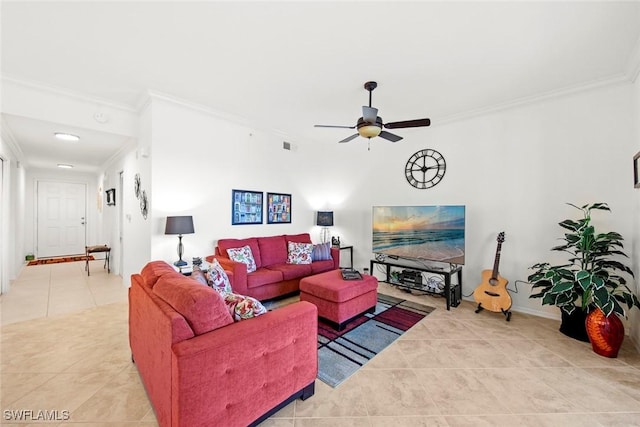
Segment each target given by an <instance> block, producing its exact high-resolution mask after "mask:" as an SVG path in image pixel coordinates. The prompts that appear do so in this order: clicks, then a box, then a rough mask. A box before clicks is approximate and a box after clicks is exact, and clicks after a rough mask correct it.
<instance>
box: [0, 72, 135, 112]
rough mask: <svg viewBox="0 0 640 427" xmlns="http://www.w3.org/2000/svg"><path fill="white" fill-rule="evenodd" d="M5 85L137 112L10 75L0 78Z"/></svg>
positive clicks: (131, 108)
mask: <svg viewBox="0 0 640 427" xmlns="http://www.w3.org/2000/svg"><path fill="white" fill-rule="evenodd" d="M7 83H9V84H14V85H17V86H23V87H26V88H30V89H35V90H38V91H42V92H47V93H52V94H55V95H58V96H64V97H68V98H72V99H76V100H78V101H83V102H87V103H92V104H99V105H101V106H106V107H110V108H113V109H116V110H122V111H124V112H126V113H137V110H136V109H135V108H134V107H132V106H130V105H127V104H122V103H118V102H114V101H111V100H108V99H104V98H98V97H90V96H87V95H86V94H83V93H80V92H76V91H73V90H70V89H66V88H62V87H59V86H54V85H49V84H44V83H41V82H36V81H32V80H26V79H21V78H17V77H12V76H10V75H6V74H4V75H3V76H2V84H7Z"/></svg>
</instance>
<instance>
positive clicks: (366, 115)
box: [362, 105, 378, 123]
mask: <svg viewBox="0 0 640 427" xmlns="http://www.w3.org/2000/svg"><path fill="white" fill-rule="evenodd" d="M377 118H378V109H377V108H373V107H367V106H366V105H363V106H362V119H363V120H364V121H365V122H367V123H375V122H376V119H377Z"/></svg>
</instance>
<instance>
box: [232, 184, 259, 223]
mask: <svg viewBox="0 0 640 427" xmlns="http://www.w3.org/2000/svg"><path fill="white" fill-rule="evenodd" d="M262 196H263V193H262V191H247V190H231V225H241V224H262Z"/></svg>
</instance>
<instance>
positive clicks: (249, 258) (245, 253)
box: [227, 245, 257, 273]
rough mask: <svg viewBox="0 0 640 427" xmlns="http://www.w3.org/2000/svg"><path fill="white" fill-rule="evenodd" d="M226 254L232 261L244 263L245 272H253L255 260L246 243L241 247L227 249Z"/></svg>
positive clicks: (255, 267)
mask: <svg viewBox="0 0 640 427" xmlns="http://www.w3.org/2000/svg"><path fill="white" fill-rule="evenodd" d="M227 254H228V255H229V259H231V260H232V261H235V262H241V263H243V264H246V265H247V273H253V272H254V271H256V269H257V266H256V260H255V258H254V256H253V252H252V251H251V247H249V246H248V245H246V246H243V247H241V248H229V249H227Z"/></svg>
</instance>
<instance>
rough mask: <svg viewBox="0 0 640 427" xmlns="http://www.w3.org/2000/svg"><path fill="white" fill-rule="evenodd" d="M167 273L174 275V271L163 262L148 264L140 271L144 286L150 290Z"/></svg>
mask: <svg viewBox="0 0 640 427" xmlns="http://www.w3.org/2000/svg"><path fill="white" fill-rule="evenodd" d="M167 273H176V270H175V269H174V268H173V267H172V266H170V265H169V264H167V263H166V262H164V261H151V262H148V263H147V265H145V266H144V267H142V271H140V275H141V276H142V278H143V279H144V281H145V284H146V285H147V286H149V287H151V288H153V286H154V285H155V284H156V282H157V281H158V279H159V278H160V276H162V275H164V274H167Z"/></svg>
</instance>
